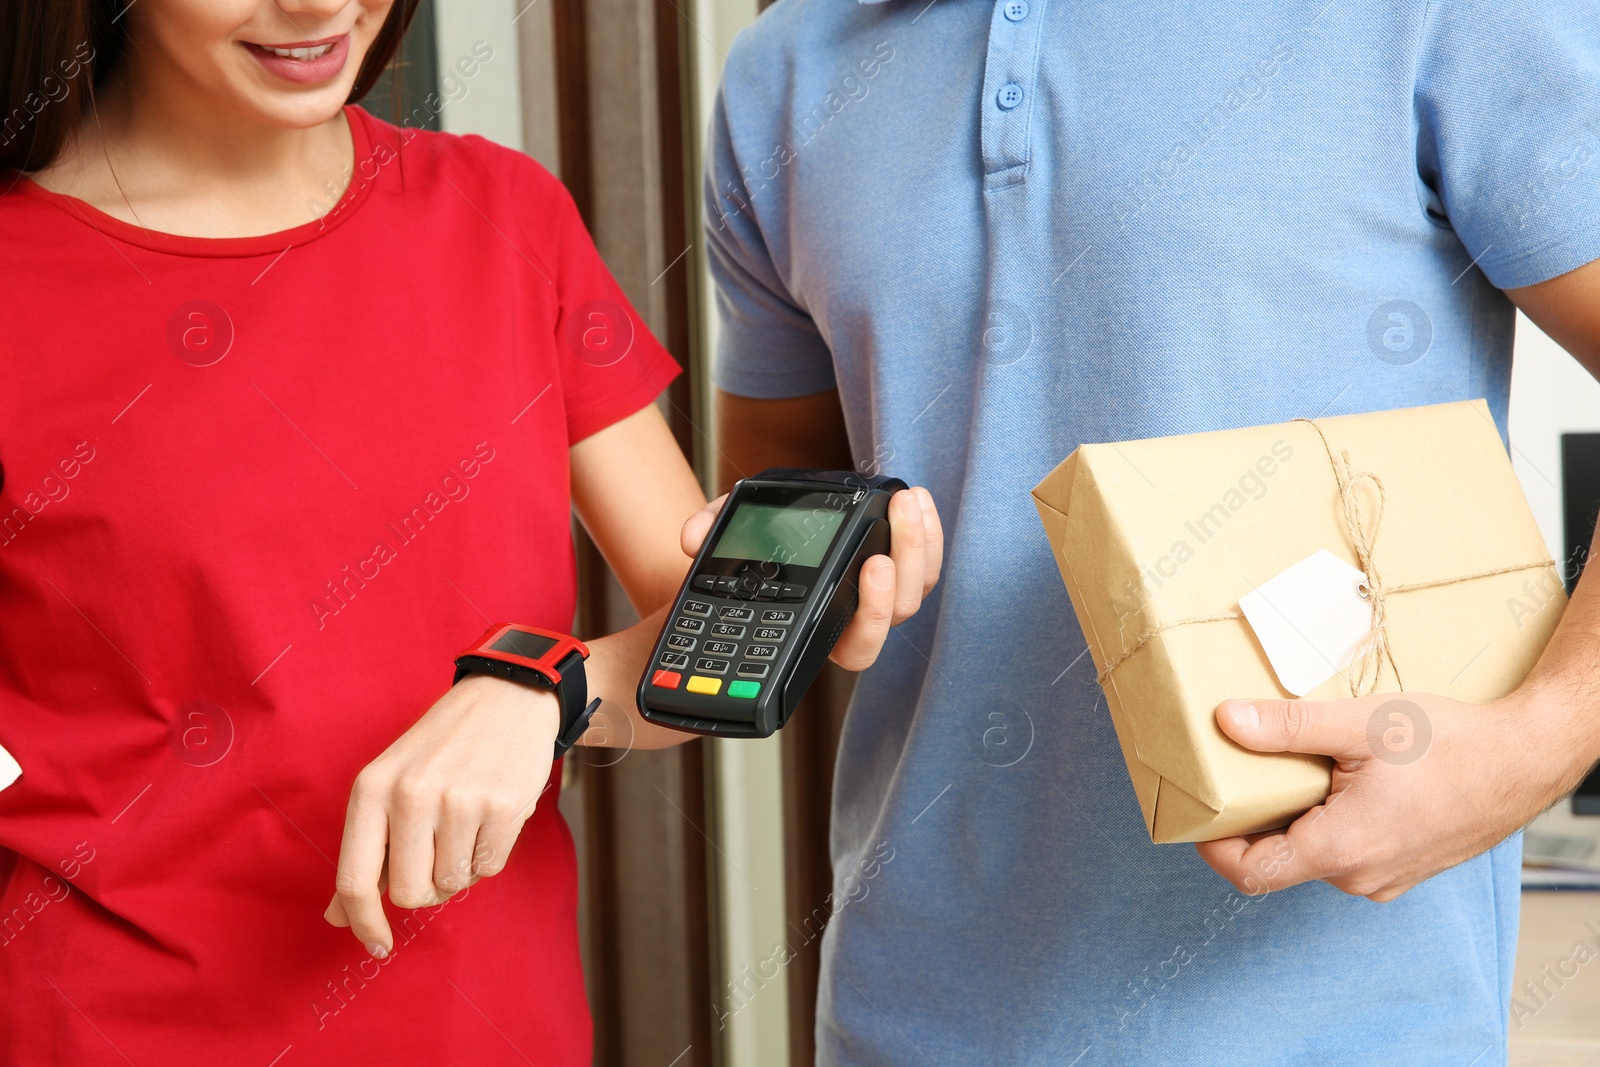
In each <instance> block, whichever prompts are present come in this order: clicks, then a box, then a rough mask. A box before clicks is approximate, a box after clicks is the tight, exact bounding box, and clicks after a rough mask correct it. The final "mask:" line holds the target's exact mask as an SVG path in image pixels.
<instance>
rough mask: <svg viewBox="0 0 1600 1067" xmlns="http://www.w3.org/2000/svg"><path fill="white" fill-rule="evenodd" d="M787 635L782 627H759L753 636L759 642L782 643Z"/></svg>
mask: <svg viewBox="0 0 1600 1067" xmlns="http://www.w3.org/2000/svg"><path fill="white" fill-rule="evenodd" d="M786 633H788V631H787V630H785V629H783V628H782V627H781V626H757V627H756V632H755V634H754V635H753V636H754V637H755V639H756V640H757V641H782V640H783V635H784V634H786Z"/></svg>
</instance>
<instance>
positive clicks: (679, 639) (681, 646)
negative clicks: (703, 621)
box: [667, 634, 694, 652]
mask: <svg viewBox="0 0 1600 1067" xmlns="http://www.w3.org/2000/svg"><path fill="white" fill-rule="evenodd" d="M667 647H668V648H675V649H678V650H679V651H681V652H689V651H692V650H693V649H694V638H692V637H690V636H689V635H688V634H668V635H667Z"/></svg>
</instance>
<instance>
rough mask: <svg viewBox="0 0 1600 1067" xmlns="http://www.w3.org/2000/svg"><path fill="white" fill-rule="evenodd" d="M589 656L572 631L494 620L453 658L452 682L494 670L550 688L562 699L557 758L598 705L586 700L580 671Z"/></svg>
mask: <svg viewBox="0 0 1600 1067" xmlns="http://www.w3.org/2000/svg"><path fill="white" fill-rule="evenodd" d="M588 658H589V646H587V645H585V644H584V643H583V642H582V641H579V640H578V639H577V638H576V637H573V636H571V635H570V634H563V633H557V632H556V631H554V630H541V629H539V628H538V627H537V626H518V625H516V624H514V623H509V622H497V623H495V624H494V625H493V626H491V627H489V628H488V629H487V630H485V631H484V632H483V636H482V637H480V638H478V640H477V641H476V642H474V643H473V644H472V645H471V646H470V647H469V648H466V649H463V650H462V651H461V652H460V653H459V654H458V655H457V656H456V677H455V681H456V682H459V681H461V679H463V678H465V677H466V676H467V675H469V674H492V675H494V676H495V677H496V678H509V679H510V680H511V681H513V682H521V683H522V684H524V685H532V686H537V687H538V688H540V689H549V690H552V691H553V692H554V693H555V694H556V699H557V700H559V701H560V702H561V729H560V731H559V732H558V733H557V734H556V758H557V759H560V758H561V756H562V754H563V753H565V752H566V751H567V749H569V748H571V747H572V746H573V745H574V744H576V743H577V741H578V738H580V737H582V736H583V732H584V731H585V730H587V729H588V728H589V719H590V717H591V716H592V715H594V713H595V709H596V708H598V707H599V706H600V701H599V699H598V698H597V699H595V700H590V699H589V683H588V680H587V679H586V678H585V677H584V672H583V661H584V660H585V659H588ZM451 684H452V685H454V684H455V682H452V683H451Z"/></svg>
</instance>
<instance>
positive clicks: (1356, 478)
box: [1098, 418, 1555, 696]
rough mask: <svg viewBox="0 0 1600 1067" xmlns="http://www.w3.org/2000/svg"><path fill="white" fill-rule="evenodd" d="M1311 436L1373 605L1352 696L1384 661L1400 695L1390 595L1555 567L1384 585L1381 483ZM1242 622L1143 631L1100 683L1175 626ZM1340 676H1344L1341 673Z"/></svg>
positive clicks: (1522, 566)
mask: <svg viewBox="0 0 1600 1067" xmlns="http://www.w3.org/2000/svg"><path fill="white" fill-rule="evenodd" d="M1294 421H1296V422H1303V423H1305V424H1307V425H1308V426H1310V427H1311V428H1312V429H1313V430H1315V431H1316V434H1317V438H1318V439H1319V440H1320V441H1321V442H1322V448H1323V451H1324V452H1326V453H1327V456H1328V465H1329V466H1330V467H1331V468H1332V469H1333V477H1334V481H1335V483H1336V484H1337V487H1338V494H1339V506H1340V511H1341V513H1342V515H1343V517H1344V525H1345V534H1346V535H1347V536H1348V537H1349V539H1350V547H1351V549H1352V550H1353V551H1354V552H1355V556H1356V566H1357V567H1358V568H1360V570H1361V571H1362V573H1364V574H1365V575H1366V576H1367V580H1366V582H1365V583H1364V584H1363V585H1362V587H1361V589H1360V590H1359V593H1360V595H1361V597H1362V599H1364V600H1367V601H1369V602H1370V603H1371V604H1372V628H1371V630H1370V631H1369V632H1368V634H1367V638H1366V640H1365V642H1363V644H1362V646H1361V651H1359V652H1358V653H1357V658H1358V659H1359V660H1360V664H1361V665H1360V667H1359V668H1358V670H1357V671H1356V672H1355V673H1354V674H1345V680H1346V681H1347V682H1348V683H1349V684H1350V695H1351V696H1365V695H1367V694H1369V693H1372V692H1373V691H1374V690H1376V689H1377V687H1378V681H1379V675H1380V673H1381V672H1382V669H1383V661H1384V660H1385V659H1387V660H1388V661H1389V666H1390V668H1391V669H1392V670H1393V671H1394V677H1395V683H1396V685H1397V686H1398V687H1399V689H1400V690H1401V691H1404V690H1405V682H1404V681H1403V680H1402V679H1401V677H1400V667H1399V664H1397V663H1396V662H1395V659H1394V650H1393V649H1392V648H1391V647H1390V644H1389V632H1388V627H1387V625H1386V623H1387V598H1388V597H1389V596H1390V595H1391V594H1394V593H1408V592H1411V591H1412V590H1414V589H1432V588H1435V587H1437V586H1441V585H1455V584H1457V583H1459V582H1470V581H1475V580H1477V579H1479V578H1492V577H1494V576H1495V575H1497V574H1513V573H1515V572H1517V571H1531V570H1543V569H1546V568H1549V567H1554V566H1555V561H1554V560H1550V559H1543V560H1539V561H1537V562H1533V563H1517V564H1513V565H1511V566H1509V567H1496V568H1494V569H1492V570H1485V571H1477V572H1474V573H1472V574H1463V575H1459V576H1457V577H1454V578H1440V579H1437V580H1435V581H1431V582H1407V583H1403V584H1400V585H1384V584H1383V580H1382V579H1381V578H1380V577H1379V576H1378V568H1377V564H1376V563H1375V562H1374V560H1373V550H1374V549H1375V548H1376V546H1377V542H1378V529H1379V527H1380V526H1381V525H1382V523H1383V509H1384V503H1385V494H1384V488H1383V480H1382V479H1381V478H1379V477H1378V476H1377V475H1376V474H1374V473H1372V472H1371V471H1357V470H1355V469H1354V464H1353V463H1352V462H1351V460H1350V452H1349V450H1347V449H1341V450H1340V451H1339V452H1338V454H1337V455H1336V454H1335V453H1334V451H1333V445H1332V444H1330V443H1329V442H1328V435H1327V434H1325V433H1323V432H1322V427H1321V426H1319V425H1317V421H1316V420H1315V419H1304V418H1302V419H1296V420H1294ZM1362 482H1368V483H1370V484H1371V485H1372V488H1373V490H1374V491H1375V492H1376V495H1377V509H1376V511H1375V513H1374V514H1373V517H1372V522H1371V526H1370V528H1369V527H1368V525H1367V523H1366V522H1365V521H1364V520H1363V516H1362V513H1361V494H1360V492H1359V491H1358V488H1359V486H1360V484H1361V483H1362ZM1242 618H1244V613H1243V612H1241V611H1224V612H1220V613H1218V614H1216V615H1201V616H1197V617H1194V618H1189V619H1178V620H1177V621H1175V622H1168V623H1161V624H1159V625H1156V626H1151V627H1148V628H1147V629H1145V630H1144V631H1143V632H1142V633H1140V634H1139V636H1138V637H1137V638H1135V639H1134V641H1133V644H1131V645H1128V646H1127V647H1125V648H1124V649H1123V650H1122V651H1121V652H1119V653H1117V655H1115V656H1113V657H1112V658H1111V659H1110V660H1109V661H1107V663H1106V665H1105V667H1104V669H1102V670H1101V671H1100V674H1099V679H1098V680H1099V682H1100V684H1101V685H1105V683H1106V681H1107V680H1108V679H1110V677H1111V673H1112V672H1113V671H1115V670H1116V669H1117V668H1118V667H1120V666H1122V665H1123V664H1124V663H1126V662H1127V661H1128V660H1129V659H1131V658H1132V657H1133V655H1134V653H1136V652H1138V651H1139V650H1140V649H1142V648H1144V646H1145V645H1148V644H1149V643H1150V642H1151V641H1154V640H1155V639H1156V638H1157V637H1159V636H1161V635H1162V634H1164V633H1166V632H1167V631H1168V630H1175V629H1177V628H1178V627H1180V626H1196V625H1199V624H1200V623H1207V622H1229V621H1232V620H1235V619H1242ZM1341 673H1344V672H1341Z"/></svg>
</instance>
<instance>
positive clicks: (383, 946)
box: [329, 776, 394, 959]
mask: <svg viewBox="0 0 1600 1067" xmlns="http://www.w3.org/2000/svg"><path fill="white" fill-rule="evenodd" d="M388 836H389V815H388V812H387V811H385V810H384V806H383V804H382V803H381V802H380V801H378V800H377V798H376V797H374V796H372V795H371V793H370V786H368V785H367V784H365V783H364V782H363V781H362V779H361V778H360V777H359V776H358V777H357V778H356V787H355V789H354V790H353V791H352V792H351V794H350V808H349V811H348V813H347V814H346V816H345V824H344V841H343V842H342V843H341V844H340V846H339V864H338V874H337V875H336V877H335V879H334V885H335V888H336V890H337V893H338V904H339V907H340V909H341V910H342V911H343V913H344V916H343V917H344V919H345V920H346V922H348V923H349V925H350V930H351V933H353V934H355V935H356V937H357V938H359V939H360V941H361V943H362V944H363V945H365V946H366V948H367V951H368V952H369V953H371V954H372V955H373V956H376V957H377V958H378V959H382V958H384V957H385V956H387V955H388V954H389V953H390V952H391V951H393V949H394V936H393V934H392V933H390V930H389V920H388V919H386V918H384V914H383V900H382V898H381V896H380V892H381V890H380V886H379V881H378V880H379V878H380V877H381V876H382V874H383V861H384V851H385V845H386V844H387V842H388ZM329 910H330V911H331V910H332V906H331V905H330V906H329Z"/></svg>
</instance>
